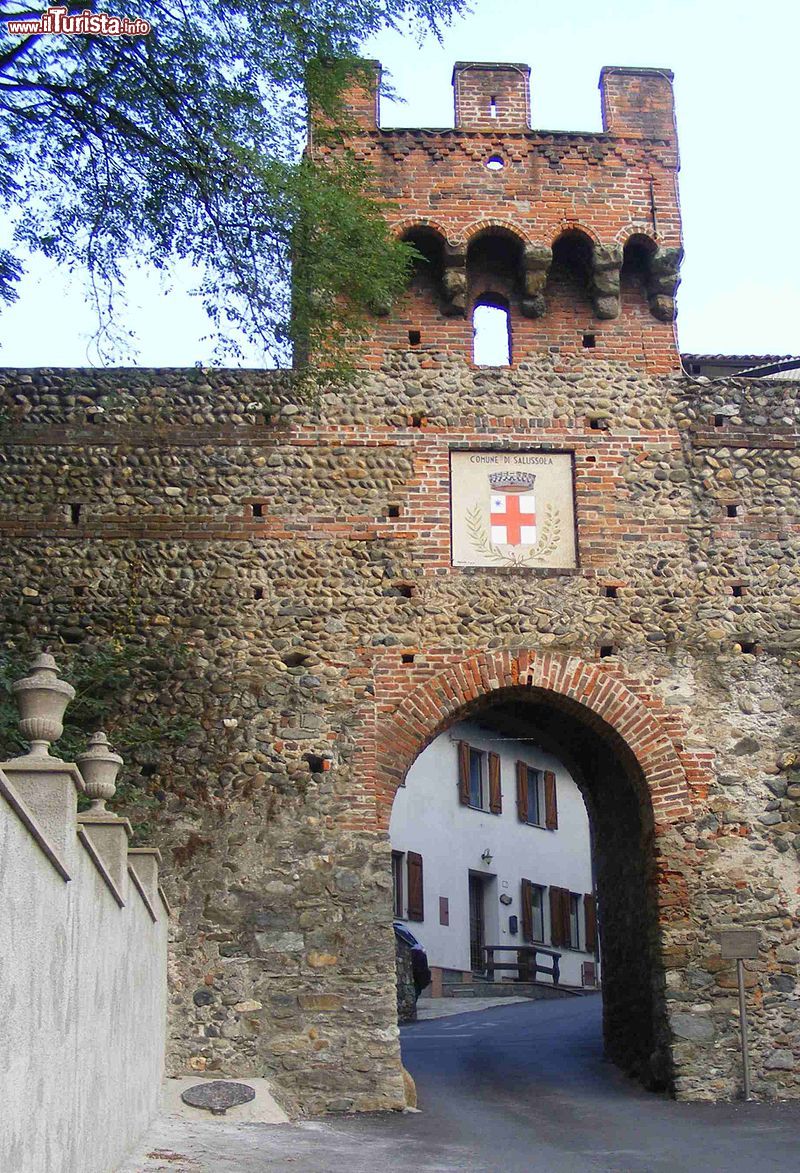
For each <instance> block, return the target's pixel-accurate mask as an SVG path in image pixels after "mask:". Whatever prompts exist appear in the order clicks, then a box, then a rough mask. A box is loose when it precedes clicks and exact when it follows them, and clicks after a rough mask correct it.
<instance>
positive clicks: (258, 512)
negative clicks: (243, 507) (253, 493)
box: [252, 502, 264, 517]
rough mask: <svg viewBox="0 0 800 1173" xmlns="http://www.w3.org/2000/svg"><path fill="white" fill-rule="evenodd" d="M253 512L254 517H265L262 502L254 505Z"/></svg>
mask: <svg viewBox="0 0 800 1173" xmlns="http://www.w3.org/2000/svg"><path fill="white" fill-rule="evenodd" d="M252 510H253V517H263V516H264V506H263V505H262V504H261V503H260V502H257V503H256V504H255V505H253V506H252Z"/></svg>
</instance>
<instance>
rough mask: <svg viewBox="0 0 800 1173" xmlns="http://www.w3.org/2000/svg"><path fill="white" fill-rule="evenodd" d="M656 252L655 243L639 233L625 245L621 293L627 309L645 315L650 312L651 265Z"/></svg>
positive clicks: (620, 278)
mask: <svg viewBox="0 0 800 1173" xmlns="http://www.w3.org/2000/svg"><path fill="white" fill-rule="evenodd" d="M655 251H656V244H655V241H652V240H651V239H650V237H649V236H644V235H641V234H639V233H637V234H636V235H635V236H631V237H630V238H629V239H628V240H627V241H626V243H625V248H624V249H623V251H622V268H621V270H620V275H619V281H620V293H621V295H622V303H623V306H624V307H625V309H626V310H627V311H628V312H630V310H631V309H633V310H634V311H635V312H639V313H641V314H644V313H646V312H648V308H649V307H648V301H649V293H650V279H651V265H652V261H653V255H654V253H655Z"/></svg>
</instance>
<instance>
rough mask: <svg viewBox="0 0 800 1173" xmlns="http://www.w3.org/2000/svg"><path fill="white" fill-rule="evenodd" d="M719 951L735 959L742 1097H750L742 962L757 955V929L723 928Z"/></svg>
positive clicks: (726, 956)
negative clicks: (740, 1039) (742, 1080)
mask: <svg viewBox="0 0 800 1173" xmlns="http://www.w3.org/2000/svg"><path fill="white" fill-rule="evenodd" d="M719 943H720V952H721V955H722V957H723V958H724V959H725V960H729V961H733V960H734V959H735V961H736V978H737V982H738V986H739V1029H740V1032H741V1037H742V1075H743V1077H744V1098H745V1100H749V1099H750V1053H749V1051H748V1045H747V1043H748V1040H747V1003H746V1002H745V997H744V962H745V959H746V958H750V959H752V958H755V957H758V946H759V944H760V934H759V932H758V930H757V929H724V930H723V931H722V932H721V933H720V935H719Z"/></svg>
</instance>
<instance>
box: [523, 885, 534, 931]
mask: <svg viewBox="0 0 800 1173" xmlns="http://www.w3.org/2000/svg"><path fill="white" fill-rule="evenodd" d="M520 888H521V891H520V904H521V905H522V939H523V941H527V942H528V943H529V944H530V943H532V942H533V900H532V891H533V884H532V883H531V882H530V880H523V881H522V882H521V885H520Z"/></svg>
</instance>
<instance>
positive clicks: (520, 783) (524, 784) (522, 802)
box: [517, 762, 528, 823]
mask: <svg viewBox="0 0 800 1173" xmlns="http://www.w3.org/2000/svg"><path fill="white" fill-rule="evenodd" d="M517 818H518V819H519V821H520V822H521V823H527V821H528V767H527V765H526V763H525V762H517Z"/></svg>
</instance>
